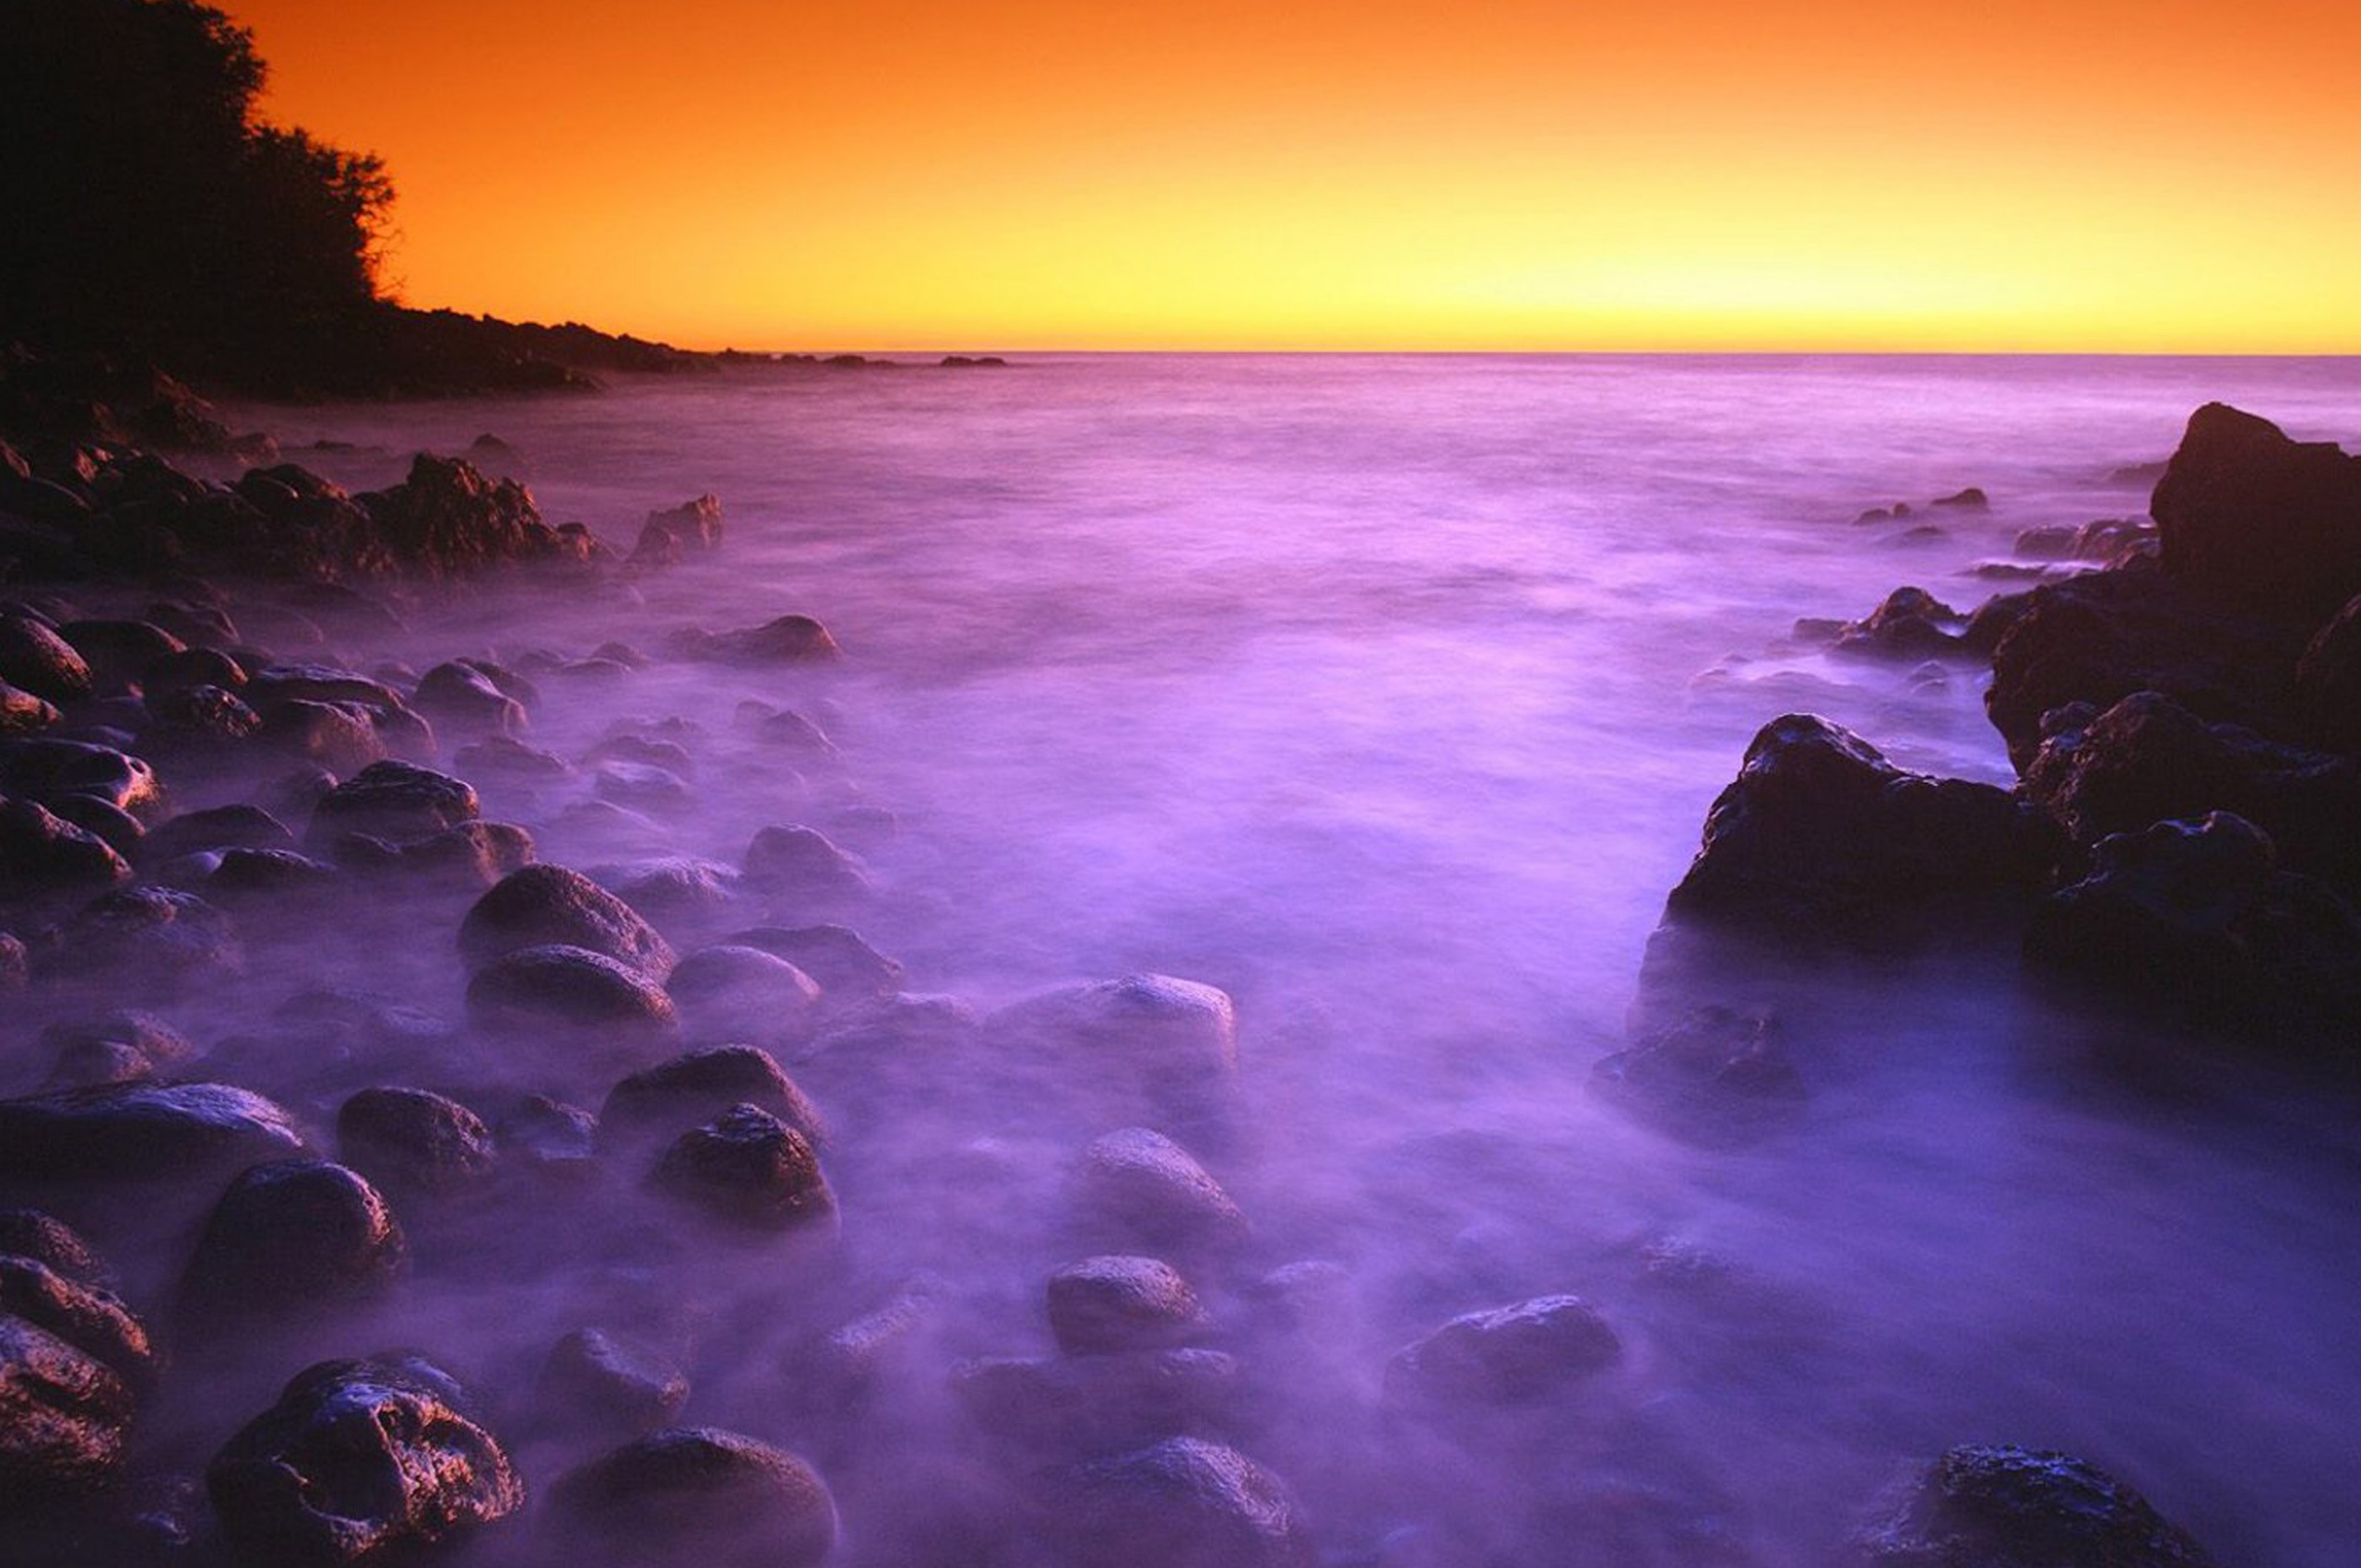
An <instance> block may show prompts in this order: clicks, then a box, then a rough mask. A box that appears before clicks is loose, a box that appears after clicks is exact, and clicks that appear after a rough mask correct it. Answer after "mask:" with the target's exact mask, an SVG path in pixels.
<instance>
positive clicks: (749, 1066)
mask: <svg viewBox="0 0 2361 1568" xmlns="http://www.w3.org/2000/svg"><path fill="white" fill-rule="evenodd" d="M741 1105H751V1106H753V1107H755V1108H756V1109H757V1110H760V1111H767V1112H769V1113H770V1114H771V1115H773V1116H776V1117H777V1118H778V1119H779V1120H780V1121H781V1122H784V1123H787V1125H789V1127H792V1128H793V1129H795V1131H796V1132H797V1134H800V1135H801V1136H802V1137H803V1138H804V1139H806V1140H807V1141H809V1142H810V1143H812V1144H813V1146H818V1145H821V1144H824V1143H825V1142H827V1134H826V1128H825V1124H824V1123H822V1121H821V1119H820V1112H819V1111H818V1110H817V1108H815V1107H814V1106H813V1103H812V1102H811V1100H809V1099H806V1098H805V1097H804V1094H803V1091H802V1090H801V1088H798V1087H796V1085H795V1082H794V1080H793V1079H791V1078H789V1076H788V1075H787V1074H786V1073H785V1072H784V1071H783V1070H782V1069H781V1068H780V1066H779V1064H778V1061H777V1058H775V1057H773V1056H772V1055H771V1053H770V1052H769V1051H761V1050H757V1049H756V1048H755V1047H753V1046H751V1045H717V1046H707V1047H706V1048H704V1049H702V1050H697V1051H686V1052H683V1053H682V1054H681V1055H679V1056H675V1057H673V1058H672V1059H671V1060H670V1061H668V1062H659V1063H657V1064H656V1065H655V1066H653V1067H650V1068H647V1070H645V1071H643V1072H638V1073H634V1074H633V1075H631V1076H629V1077H627V1078H625V1079H623V1081H622V1082H620V1083H618V1084H617V1085H615V1087H613V1088H612V1089H611V1090H609V1091H608V1093H607V1102H606V1104H605V1105H604V1106H602V1107H601V1108H600V1109H599V1129H600V1132H601V1133H602V1134H605V1135H607V1136H609V1137H611V1138H612V1139H614V1140H615V1141H617V1142H619V1143H622V1144H625V1145H629V1144H632V1143H635V1142H643V1141H649V1140H654V1139H658V1138H666V1137H670V1136H672V1135H674V1134H678V1133H679V1132H681V1131H682V1129H684V1128H690V1127H694V1126H696V1125H698V1124H699V1123H706V1122H710V1121H712V1120H713V1119H714V1118H715V1117H717V1116H719V1115H721V1114H723V1113H724V1112H726V1111H730V1110H732V1109H733V1108H735V1107H737V1106H741Z"/></svg>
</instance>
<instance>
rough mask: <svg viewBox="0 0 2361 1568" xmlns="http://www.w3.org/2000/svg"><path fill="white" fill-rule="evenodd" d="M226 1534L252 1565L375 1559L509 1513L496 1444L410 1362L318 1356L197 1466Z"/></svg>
mask: <svg viewBox="0 0 2361 1568" xmlns="http://www.w3.org/2000/svg"><path fill="white" fill-rule="evenodd" d="M205 1484H206V1490H207V1491H208V1492H210V1493H211V1494H212V1498H213V1506H214V1509H215V1511H216V1512H217V1513H218V1514H219V1515H220V1519H221V1530H222V1534H223V1535H224V1536H226V1537H227V1538H229V1540H230V1542H231V1545H232V1546H233V1547H235V1548H236V1549H237V1550H238V1551H239V1552H240V1553H241V1554H242V1560H247V1561H253V1562H259V1563H269V1564H279V1563H284V1564H289V1565H291V1568H311V1565H314V1564H317V1565H324V1568H325V1565H330V1564H338V1563H348V1562H360V1561H362V1560H363V1559H373V1560H374V1559H376V1558H377V1557H378V1555H379V1554H380V1553H386V1554H392V1553H395V1552H397V1551H398V1550H402V1549H404V1548H409V1547H417V1546H427V1545H432V1544H433V1543H435V1542H438V1541H442V1540H445V1539H447V1538H451V1537H454V1536H457V1535H459V1534H461V1533H463V1532H465V1531H467V1530H469V1529H471V1528H473V1527H475V1526H481V1525H486V1524H490V1523H492V1521H494V1520H497V1519H502V1518H504V1517H506V1516H507V1515H511V1514H514V1513H516V1511H517V1510H518V1509H520V1508H522V1507H523V1506H524V1503H525V1485H524V1482H523V1480H522V1479H519V1478H518V1476H517V1474H516V1469H515V1468H514V1467H512V1466H511V1465H510V1463H509V1460H508V1455H507V1454H506V1453H505V1452H504V1450H503V1449H502V1447H501V1445H500V1443H499V1442H498V1440H497V1439H495V1438H494V1437H493V1436H492V1434H491V1433H490V1432H488V1431H485V1430H484V1429H483V1428H482V1427H481V1426H478V1425H477V1424H476V1423H475V1422H474V1421H473V1420H470V1419H469V1417H468V1416H466V1415H464V1414H462V1413H461V1412H460V1411H459V1410H457V1409H456V1408H453V1406H452V1405H451V1403H450V1402H449V1399H448V1397H447V1389H446V1388H445V1387H442V1386H438V1384H437V1383H436V1382H434V1381H431V1380H428V1379H425V1378H421V1377H420V1376H418V1375H416V1374H415V1373H414V1372H413V1371H412V1370H411V1369H409V1368H406V1367H394V1366H387V1365H384V1364H381V1363H378V1362H375V1361H324V1362H321V1363H320V1364H319V1365H317V1366H314V1367H312V1368H310V1369H309V1370H307V1371H305V1372H301V1373H298V1374H297V1375H296V1377H295V1379H294V1380H293V1381H292V1382H291V1383H290V1384H288V1385H287V1387H286V1390H285V1392H283V1393H282V1394H280V1395H279V1402H278V1403H277V1404H275V1405H273V1406H272V1407H271V1408H269V1409H267V1410H266V1411H264V1412H263V1413H262V1414H261V1415H260V1416H257V1417H255V1420H253V1421H251V1422H249V1423H248V1424H247V1425H246V1426H245V1427H244V1428H243V1430H242V1431H239V1432H238V1434H237V1435H236V1436H234V1437H232V1438H231V1440H230V1441H229V1442H228V1443H226V1444H224V1445H223V1447H222V1449H221V1451H220V1453H219V1454H218V1455H215V1456H214V1459H213V1462H212V1464H211V1465H209V1466H208V1467H207V1468H206V1472H205Z"/></svg>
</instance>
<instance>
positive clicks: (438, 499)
mask: <svg viewBox="0 0 2361 1568" xmlns="http://www.w3.org/2000/svg"><path fill="white" fill-rule="evenodd" d="M354 499H355V500H356V501H357V502H358V503H359V505H360V506H361V507H362V510H363V511H364V512H366V513H367V515H368V518H369V522H370V525H371V528H372V529H373V530H374V534H375V536H376V538H377V540H379V541H381V542H382V544H383V546H384V548H385V550H386V552H388V553H389V554H390V556H391V558H392V560H393V561H394V562H396V563H397V564H399V565H400V566H401V567H402V568H404V569H406V570H409V571H412V572H418V573H421V574H423V575H425V576H434V577H450V576H465V575H469V574H471V573H476V572H481V571H482V570H484V569H486V568H488V567H492V566H498V565H508V564H523V563H552V564H554V563H567V564H576V565H580V564H587V563H588V562H590V561H591V560H593V559H595V558H596V553H597V552H596V550H595V547H594V545H593V542H592V541H591V540H590V539H589V538H588V536H587V535H585V534H579V533H570V532H568V531H566V530H565V529H557V528H552V527H551V526H550V525H549V524H548V523H545V522H543V521H542V520H541V513H540V507H539V506H537V505H534V504H533V493H532V492H531V491H529V490H527V489H526V488H525V487H524V486H523V485H521V484H518V483H517V482H516V481H514V480H498V481H494V480H489V479H486V478H485V477H484V476H483V475H482V474H481V473H480V472H478V471H477V470H476V469H475V467H474V466H473V465H472V464H470V463H469V462H467V461H466V460H465V459H464V458H456V457H432V456H429V455H428V454H426V453H424V452H421V453H420V454H418V456H417V457H414V458H412V459H411V461H410V469H409V478H407V479H406V480H404V481H402V482H401V483H399V484H397V485H396V486H394V487H393V488H392V489H390V490H381V491H375V492H372V493H368V494H365V495H360V496H356V497H355V498H354Z"/></svg>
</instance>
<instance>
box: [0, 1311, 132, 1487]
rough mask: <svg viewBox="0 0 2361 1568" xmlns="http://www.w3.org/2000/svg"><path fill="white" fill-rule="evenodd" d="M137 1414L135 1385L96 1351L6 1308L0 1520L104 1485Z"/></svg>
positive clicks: (0, 1354)
mask: <svg viewBox="0 0 2361 1568" xmlns="http://www.w3.org/2000/svg"><path fill="white" fill-rule="evenodd" d="M131 1416H132V1399H131V1391H130V1390H129V1389H128V1388H126V1387H125V1385H124V1383H123V1380H122V1379H121V1378H119V1377H117V1376H116V1375H115V1374H114V1373H113V1372H110V1371H108V1370H107V1368H106V1367H105V1366H104V1365H103V1364H102V1363H101V1362H100V1361H99V1360H98V1359H97V1358H95V1357H93V1356H91V1355H89V1354H88V1353H86V1352H84V1351H82V1350H78V1349H77V1348H74V1347H73V1346H72V1345H69V1344H67V1343H66V1342H65V1340H63V1339H61V1338H59V1337H58V1336H56V1335H54V1334H52V1333H51V1332H49V1331H48V1330H47V1329H44V1328H41V1327H38V1326H36V1325H35V1324H31V1323H29V1322H27V1321H26V1320H25V1319H23V1318H21V1317H18V1316H16V1315H14V1314H13V1313H0V1520H5V1519H6V1518H8V1517H10V1516H11V1515H18V1514H21V1513H24V1512H27V1511H29V1510H30V1509H32V1508H35V1507H42V1506H54V1505H56V1504H59V1503H72V1502H74V1501H76V1500H77V1499H80V1498H83V1497H86V1496H88V1495H89V1494H90V1493H92V1492H94V1491H99V1490H100V1489H101V1488H102V1487H104V1486H105V1485H106V1484H107V1483H108V1482H109V1481H110V1480H111V1479H113V1475H114V1473H115V1471H116V1469H117V1468H118V1467H120V1466H121V1465H122V1463H123V1454H124V1443H125V1440H126V1438H127V1436H128V1434H129V1431H130V1427H131Z"/></svg>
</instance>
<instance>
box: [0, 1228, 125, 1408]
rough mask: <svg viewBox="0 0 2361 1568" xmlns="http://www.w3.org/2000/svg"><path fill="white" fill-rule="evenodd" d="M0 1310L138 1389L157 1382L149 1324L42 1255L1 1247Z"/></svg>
mask: <svg viewBox="0 0 2361 1568" xmlns="http://www.w3.org/2000/svg"><path fill="white" fill-rule="evenodd" d="M0 1313H6V1314H8V1315H11V1316H14V1317H18V1318H21V1319H22V1320H24V1321H25V1322H27V1323H30V1324H32V1325H33V1326H34V1327H36V1328H40V1329H42V1330H45V1331H46V1332H48V1333H51V1334H53V1335H55V1336H57V1337H58V1338H60V1339H62V1340H64V1341H65V1343H66V1344H68V1345H71V1346H72V1347H74V1348H76V1349H77V1350H79V1351H81V1352H82V1353H83V1354H84V1355H86V1356H89V1357H91V1358H92V1359H94V1360H97V1361H99V1362H100V1363H101V1364H102V1365H103V1366H105V1367H106V1369H107V1370H108V1371H109V1372H113V1373H114V1374H115V1376H117V1377H119V1378H121V1379H122V1380H123V1384H124V1386H125V1388H126V1389H129V1390H131V1391H132V1392H134V1393H140V1394H144V1393H146V1392H148V1390H149V1389H151V1388H153V1387H154V1386H155V1382H156V1371H157V1358H156V1349H155V1347H154V1346H153V1345H151V1344H149V1343H148V1329H147V1326H146V1325H145V1324H142V1323H141V1322H140V1321H139V1319H138V1318H137V1317H136V1316H134V1315H133V1314H132V1312H131V1309H130V1308H128V1307H126V1306H125V1305H124V1304H123V1302H122V1301H120V1300H118V1299H117V1298H116V1297H115V1296H114V1295H113V1293H111V1292H109V1291H107V1290H105V1289H101V1288H100V1287H99V1286H96V1285H92V1284H89V1283H88V1282H86V1281H83V1280H78V1279H74V1278H71V1277H68V1276H66V1275H64V1274H61V1273H59V1272H58V1271H57V1270H55V1269H53V1268H52V1267H50V1265H47V1264H45V1263H43V1262H42V1261H41V1260H40V1259H38V1258H29V1257H19V1256H16V1255H14V1254H11V1253H0Z"/></svg>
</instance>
